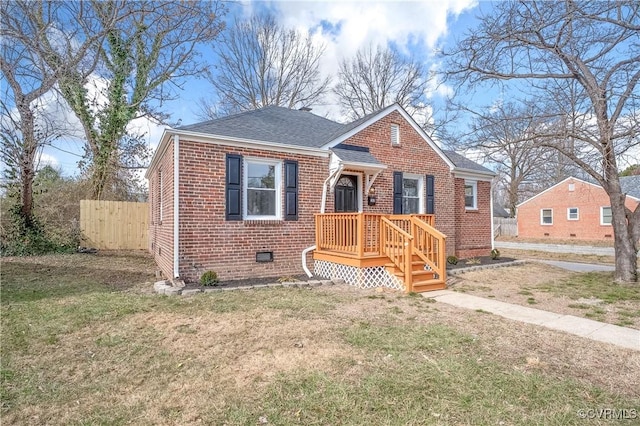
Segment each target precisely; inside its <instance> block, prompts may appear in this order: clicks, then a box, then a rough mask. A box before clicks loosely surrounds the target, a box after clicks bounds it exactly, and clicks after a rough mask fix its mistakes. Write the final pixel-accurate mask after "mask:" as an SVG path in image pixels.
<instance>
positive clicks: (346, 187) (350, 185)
mask: <svg viewBox="0 0 640 426" xmlns="http://www.w3.org/2000/svg"><path fill="white" fill-rule="evenodd" d="M335 194H336V199H335V210H336V213H351V212H357V211H358V180H357V179H356V177H355V176H349V175H343V176H340V179H339V180H338V183H337V184H336V188H335Z"/></svg>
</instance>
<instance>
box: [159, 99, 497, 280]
mask: <svg viewBox="0 0 640 426" xmlns="http://www.w3.org/2000/svg"><path fill="white" fill-rule="evenodd" d="M146 177H147V179H149V198H150V203H151V207H152V208H151V209H150V211H151V226H150V233H149V236H150V247H149V249H150V251H151V252H152V253H153V255H154V257H155V259H156V262H157V264H158V266H159V268H160V269H161V270H162V272H163V273H164V275H165V276H166V277H168V278H171V279H174V278H178V277H179V278H180V279H182V280H184V281H187V282H193V281H195V280H197V279H198V278H199V276H200V275H201V274H202V273H203V272H204V271H207V270H214V271H216V272H217V273H218V275H219V277H220V278H221V279H223V280H230V279H241V278H248V277H279V276H287V275H295V274H300V273H302V271H303V270H302V266H301V263H302V262H301V254H302V252H303V250H304V249H306V248H309V247H310V246H312V245H313V244H314V242H315V241H316V224H315V219H314V216H315V215H316V214H318V213H321V212H322V213H326V212H331V213H333V212H345V213H348V212H360V213H362V214H373V213H384V214H396V215H397V214H407V215H408V214H412V213H415V214H423V215H425V216H426V215H430V214H431V215H434V217H435V223H434V226H435V228H437V229H438V230H439V231H440V232H442V233H444V234H445V235H446V236H447V240H446V251H447V254H456V255H457V256H459V257H468V256H477V255H484V254H488V253H489V251H490V250H491V248H492V232H491V227H492V220H491V181H492V179H493V177H494V173H493V172H492V171H490V170H488V169H486V168H484V167H482V166H480V165H478V164H476V163H474V162H471V161H469V160H467V159H466V158H464V157H462V156H460V155H458V154H456V153H455V152H452V151H443V150H441V149H440V148H439V147H438V146H437V145H436V144H435V143H433V141H432V140H431V139H429V137H428V136H427V135H426V134H425V133H424V132H423V131H422V129H421V128H420V127H419V126H418V125H417V124H416V123H415V121H414V120H413V119H412V118H411V117H410V116H409V114H407V112H406V111H405V110H404V109H402V108H401V107H400V106H399V105H397V104H394V105H392V106H390V107H387V108H385V109H383V110H381V111H379V112H377V113H374V114H371V115H368V116H367V117H364V118H362V119H360V120H357V121H355V122H353V123H350V124H340V123H337V122H334V121H331V120H328V119H325V118H323V117H320V116H317V115H314V114H312V113H311V112H309V111H308V110H291V109H287V108H281V107H265V108H262V109H258V110H255V111H249V112H244V113H241V114H236V115H232V116H229V117H225V118H220V119H216V120H211V121H207V122H203V123H198V124H193V125H189V126H183V127H180V128H177V129H166V130H165V132H164V134H163V136H162V139H161V142H160V145H159V146H158V149H157V150H156V153H155V155H154V157H153V159H152V161H151V165H150V167H149V169H148V171H147V174H146ZM176 212H177V214H175V213H176ZM372 216H373V215H372ZM336 232H337V231H336ZM376 238H377V237H376Z"/></svg>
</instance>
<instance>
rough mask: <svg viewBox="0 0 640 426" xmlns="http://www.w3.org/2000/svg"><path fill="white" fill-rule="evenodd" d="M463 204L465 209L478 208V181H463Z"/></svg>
mask: <svg viewBox="0 0 640 426" xmlns="http://www.w3.org/2000/svg"><path fill="white" fill-rule="evenodd" d="M464 206H465V208H466V209H467V210H476V209H477V208H478V182H476V181H474V180H465V181H464Z"/></svg>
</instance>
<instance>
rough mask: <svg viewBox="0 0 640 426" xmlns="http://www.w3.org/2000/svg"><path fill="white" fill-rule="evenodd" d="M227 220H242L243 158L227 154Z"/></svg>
mask: <svg viewBox="0 0 640 426" xmlns="http://www.w3.org/2000/svg"><path fill="white" fill-rule="evenodd" d="M225 183H226V185H225V192H226V218H227V220H242V156H241V155H237V154H227V174H226V182H225Z"/></svg>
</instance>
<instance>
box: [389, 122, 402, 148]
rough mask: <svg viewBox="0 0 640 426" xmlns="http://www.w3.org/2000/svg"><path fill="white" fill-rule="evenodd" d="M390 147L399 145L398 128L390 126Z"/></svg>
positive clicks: (394, 125) (395, 125) (393, 125)
mask: <svg viewBox="0 0 640 426" xmlns="http://www.w3.org/2000/svg"><path fill="white" fill-rule="evenodd" d="M391 145H400V126H398V125H397V124H392V125H391Z"/></svg>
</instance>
